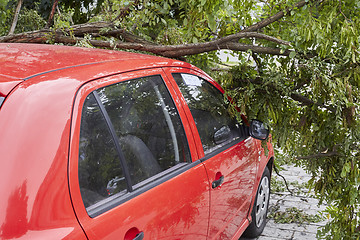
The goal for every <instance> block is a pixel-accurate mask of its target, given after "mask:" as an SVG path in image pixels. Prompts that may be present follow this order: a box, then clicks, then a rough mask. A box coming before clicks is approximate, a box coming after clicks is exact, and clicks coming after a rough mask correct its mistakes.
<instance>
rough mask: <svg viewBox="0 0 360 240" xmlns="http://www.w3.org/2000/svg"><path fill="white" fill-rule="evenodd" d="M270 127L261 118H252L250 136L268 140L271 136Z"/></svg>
mask: <svg viewBox="0 0 360 240" xmlns="http://www.w3.org/2000/svg"><path fill="white" fill-rule="evenodd" d="M269 133H270V131H269V129H268V128H267V127H266V126H265V124H264V123H263V122H261V121H259V120H252V121H251V123H250V136H251V137H253V138H255V139H259V140H266V139H267V138H268V136H269Z"/></svg>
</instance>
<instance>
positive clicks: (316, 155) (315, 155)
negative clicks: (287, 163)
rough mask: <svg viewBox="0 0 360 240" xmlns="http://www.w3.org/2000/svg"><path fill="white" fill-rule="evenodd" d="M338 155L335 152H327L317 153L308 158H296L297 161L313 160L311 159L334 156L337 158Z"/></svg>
mask: <svg viewBox="0 0 360 240" xmlns="http://www.w3.org/2000/svg"><path fill="white" fill-rule="evenodd" d="M338 155H339V153H338V152H336V151H333V152H327V153H317V154H313V155H309V156H305V157H297V159H313V158H324V157H334V156H338Z"/></svg>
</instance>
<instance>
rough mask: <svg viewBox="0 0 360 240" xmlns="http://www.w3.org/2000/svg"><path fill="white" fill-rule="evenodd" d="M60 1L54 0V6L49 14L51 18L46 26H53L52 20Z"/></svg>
mask: <svg viewBox="0 0 360 240" xmlns="http://www.w3.org/2000/svg"><path fill="white" fill-rule="evenodd" d="M58 2H59V0H54V3H53V6H52V8H51V12H50V15H49V19H48V22H47V23H46V26H45V28H49V27H50V26H51V23H52V21H53V19H54V15H55V9H56V7H57V5H58Z"/></svg>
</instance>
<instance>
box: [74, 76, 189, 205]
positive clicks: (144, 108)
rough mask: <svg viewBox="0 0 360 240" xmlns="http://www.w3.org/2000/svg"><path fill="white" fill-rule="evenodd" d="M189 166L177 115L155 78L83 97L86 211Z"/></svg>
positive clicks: (81, 176) (81, 171) (82, 166)
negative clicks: (163, 175) (165, 174)
mask: <svg viewBox="0 0 360 240" xmlns="http://www.w3.org/2000/svg"><path fill="white" fill-rule="evenodd" d="M190 161H191V159H190V152H189V148H188V144H187V140H186V137H185V132H184V129H183V126H182V123H181V120H180V117H179V114H178V112H177V109H176V107H175V105H174V102H173V101H172V99H171V96H170V93H169V92H168V90H167V88H166V86H165V84H164V83H163V80H162V78H161V77H160V76H151V77H144V78H138V79H133V80H130V81H126V82H121V83H118V84H114V85H111V86H107V87H104V88H101V89H98V90H96V91H94V92H93V93H91V94H90V95H89V96H88V97H87V99H86V101H85V104H84V107H83V111H82V119H81V130H80V151H79V183H80V190H81V194H82V198H83V201H84V204H85V206H86V207H89V206H91V205H94V204H95V203H96V202H98V201H101V200H102V199H104V198H109V197H111V196H113V195H119V194H120V195H121V194H126V193H127V192H132V191H134V190H135V189H137V188H139V187H142V186H143V185H145V184H146V183H148V182H149V179H154V176H156V175H157V174H159V173H163V172H164V171H167V172H168V171H169V169H171V168H172V167H174V166H178V165H180V164H186V163H189V162H190ZM160 175H161V174H160ZM155 179H156V177H155ZM93 195H96V196H95V197H94V196H93ZM97 195H99V196H97Z"/></svg>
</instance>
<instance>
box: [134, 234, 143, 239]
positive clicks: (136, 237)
mask: <svg viewBox="0 0 360 240" xmlns="http://www.w3.org/2000/svg"><path fill="white" fill-rule="evenodd" d="M143 238H144V232H139V233H138V234H136V236H135V237H134V238H133V240H142V239H143Z"/></svg>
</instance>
